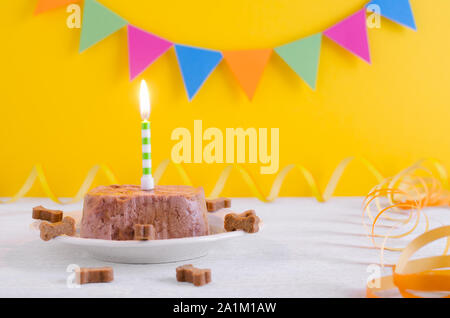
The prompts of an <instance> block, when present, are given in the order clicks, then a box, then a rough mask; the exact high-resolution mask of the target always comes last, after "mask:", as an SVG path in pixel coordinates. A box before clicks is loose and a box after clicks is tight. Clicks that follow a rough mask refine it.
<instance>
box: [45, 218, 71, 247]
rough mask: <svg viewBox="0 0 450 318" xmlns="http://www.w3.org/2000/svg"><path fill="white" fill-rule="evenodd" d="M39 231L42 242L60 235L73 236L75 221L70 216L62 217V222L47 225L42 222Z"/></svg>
mask: <svg viewBox="0 0 450 318" xmlns="http://www.w3.org/2000/svg"><path fill="white" fill-rule="evenodd" d="M39 230H40V231H41V239H43V240H44V241H48V240H51V239H52V238H55V237H57V236H60V235H68V236H74V235H75V220H74V219H73V218H71V217H70V216H66V217H64V219H63V220H62V222H57V223H48V222H42V223H41V225H40V226H39Z"/></svg>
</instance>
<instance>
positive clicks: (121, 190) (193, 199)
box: [80, 185, 209, 240]
mask: <svg viewBox="0 0 450 318" xmlns="http://www.w3.org/2000/svg"><path fill="white" fill-rule="evenodd" d="M136 224H151V225H153V227H154V229H155V233H156V235H155V236H156V239H170V238H182V237H192V236H203V235H208V234H209V227H208V218H207V209H206V202H205V194H204V191H203V188H201V187H200V188H194V187H190V186H156V187H155V188H154V189H153V190H149V191H146V190H142V189H141V187H140V186H137V185H110V186H100V187H97V188H95V189H92V190H91V191H90V192H88V193H87V194H86V196H85V198H84V206H83V217H82V220H81V229H80V236H81V237H83V238H95V239H104V240H133V237H134V226H135V225H136Z"/></svg>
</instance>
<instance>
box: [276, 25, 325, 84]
mask: <svg viewBox="0 0 450 318" xmlns="http://www.w3.org/2000/svg"><path fill="white" fill-rule="evenodd" d="M321 44H322V33H319V34H315V35H311V36H309V37H307V38H304V39H300V40H298V41H295V42H291V43H288V44H286V45H283V46H279V47H277V48H275V52H277V54H278V55H279V56H280V57H281V58H282V59H283V60H284V61H285V62H286V63H287V64H288V65H289V66H290V67H291V68H292V69H293V70H294V71H295V72H296V73H297V74H298V76H300V77H301V78H302V79H303V80H304V81H305V82H306V83H307V84H308V85H309V86H310V87H311V88H312V89H316V81H317V72H318V70H319V57H320V47H321Z"/></svg>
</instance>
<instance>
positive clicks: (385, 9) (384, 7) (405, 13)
mask: <svg viewBox="0 0 450 318" xmlns="http://www.w3.org/2000/svg"><path fill="white" fill-rule="evenodd" d="M371 5H378V6H379V7H380V15H382V16H383V17H385V18H387V19H389V20H392V21H394V22H397V23H399V24H401V25H404V26H406V27H408V28H411V29H413V30H414V31H417V27H416V22H415V21H414V14H413V11H412V9H411V4H410V3H409V0H395V1H392V0H372V1H370V2H369V4H368V5H367V8H368V9H369V6H371Z"/></svg>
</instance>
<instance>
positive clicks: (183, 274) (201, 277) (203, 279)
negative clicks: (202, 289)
mask: <svg viewBox="0 0 450 318" xmlns="http://www.w3.org/2000/svg"><path fill="white" fill-rule="evenodd" d="M177 281H179V282H188V283H192V284H194V285H195V286H203V285H205V284H208V283H209V282H211V270H210V269H201V268H195V267H194V266H192V264H188V265H183V266H179V267H177Z"/></svg>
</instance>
